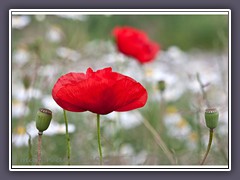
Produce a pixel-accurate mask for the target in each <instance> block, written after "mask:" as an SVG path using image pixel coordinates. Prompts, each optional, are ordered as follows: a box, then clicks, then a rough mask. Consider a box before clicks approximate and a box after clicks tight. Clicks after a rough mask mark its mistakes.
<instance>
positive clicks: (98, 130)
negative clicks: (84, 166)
mask: <svg viewBox="0 0 240 180" xmlns="http://www.w3.org/2000/svg"><path fill="white" fill-rule="evenodd" d="M97 135H98V151H99V158H100V165H102V147H101V134H100V115H99V114H97Z"/></svg>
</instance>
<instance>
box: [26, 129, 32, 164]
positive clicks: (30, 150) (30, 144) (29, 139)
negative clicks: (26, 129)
mask: <svg viewBox="0 0 240 180" xmlns="http://www.w3.org/2000/svg"><path fill="white" fill-rule="evenodd" d="M27 134H28V163H29V165H32V142H31V141H32V138H31V135H30V134H29V133H27Z"/></svg>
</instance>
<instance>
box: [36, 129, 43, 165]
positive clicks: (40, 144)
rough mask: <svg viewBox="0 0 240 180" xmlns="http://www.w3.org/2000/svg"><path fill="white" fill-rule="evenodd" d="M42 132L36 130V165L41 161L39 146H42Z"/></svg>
mask: <svg viewBox="0 0 240 180" xmlns="http://www.w3.org/2000/svg"><path fill="white" fill-rule="evenodd" d="M42 134H43V133H42V132H38V153H37V165H40V162H41V146H42Z"/></svg>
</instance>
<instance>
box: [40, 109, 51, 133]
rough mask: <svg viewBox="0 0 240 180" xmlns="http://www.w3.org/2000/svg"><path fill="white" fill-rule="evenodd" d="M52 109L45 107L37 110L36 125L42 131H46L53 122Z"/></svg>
mask: <svg viewBox="0 0 240 180" xmlns="http://www.w3.org/2000/svg"><path fill="white" fill-rule="evenodd" d="M51 119H52V111H50V110H49V109H45V108H40V109H39V110H38V112H37V120H36V127H37V129H38V130H39V132H40V133H42V132H43V131H45V130H46V129H47V128H48V127H49V124H50V122H51Z"/></svg>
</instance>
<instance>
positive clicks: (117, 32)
mask: <svg viewBox="0 0 240 180" xmlns="http://www.w3.org/2000/svg"><path fill="white" fill-rule="evenodd" d="M112 33H113V36H114V37H115V40H116V44H117V47H118V50H119V51H120V52H122V53H123V54H125V55H127V56H131V57H134V58H136V59H137V60H138V61H139V62H140V63H141V64H143V63H147V62H150V61H152V60H154V58H155V57H156V55H157V53H158V52H159V50H160V46H159V45H158V44H157V43H156V42H153V41H151V40H150V39H149V38H148V36H147V34H146V33H145V32H144V31H141V30H138V29H135V28H132V27H129V26H123V27H115V28H114V29H113V32H112Z"/></svg>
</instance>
